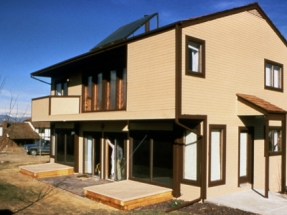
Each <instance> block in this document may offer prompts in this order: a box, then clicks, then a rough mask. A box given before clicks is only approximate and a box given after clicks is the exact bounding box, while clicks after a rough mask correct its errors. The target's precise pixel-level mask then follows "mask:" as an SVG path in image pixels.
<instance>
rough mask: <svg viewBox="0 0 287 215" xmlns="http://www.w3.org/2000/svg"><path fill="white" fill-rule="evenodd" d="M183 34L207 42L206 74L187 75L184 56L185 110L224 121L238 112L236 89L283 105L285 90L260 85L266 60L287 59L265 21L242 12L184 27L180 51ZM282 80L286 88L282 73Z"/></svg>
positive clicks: (286, 78) (262, 83)
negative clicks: (265, 87)
mask: <svg viewBox="0 0 287 215" xmlns="http://www.w3.org/2000/svg"><path fill="white" fill-rule="evenodd" d="M185 35H191V36H193V37H198V38H200V39H203V40H205V41H206V78H205V79H202V78H195V77H190V76H185V75H184V74H185V71H184V68H185V66H184V65H185V58H184V57H183V61H182V68H183V71H182V74H183V86H182V88H183V108H182V110H183V113H189V114H208V115H210V117H211V118H209V120H212V121H218V119H221V121H222V120H224V121H226V122H228V121H229V120H230V116H232V117H236V112H235V111H236V100H237V98H236V93H245V94H252V95H256V96H258V97H259V98H263V99H264V100H267V101H269V102H271V103H273V104H275V105H277V106H279V107H281V108H283V109H287V105H286V102H284V101H285V97H286V95H285V94H282V93H278V92H274V91H270V90H264V59H265V58H266V59H270V60H273V61H276V62H279V63H282V64H287V49H286V47H285V45H284V44H283V43H282V41H281V40H280V39H279V38H278V36H277V35H276V34H275V32H274V31H273V30H272V29H271V27H270V26H269V25H268V24H267V22H266V21H265V20H263V19H261V18H258V17H256V16H254V15H253V14H250V13H248V12H245V13H240V14H236V15H233V16H228V17H226V18H222V19H218V20H214V21H210V22H205V23H202V24H200V25H195V26H191V27H188V28H185V29H183V51H182V54H183V56H185V44H184V41H185ZM267 50H268V51H267ZM284 79H285V81H284V89H286V87H287V77H286V75H285V76H284ZM199 91H200V92H202V93H195V92H199ZM195 104H196V105H195Z"/></svg>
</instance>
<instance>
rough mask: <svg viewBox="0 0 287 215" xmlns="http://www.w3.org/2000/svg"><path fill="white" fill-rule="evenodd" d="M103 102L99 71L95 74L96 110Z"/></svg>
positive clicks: (101, 79) (100, 107) (101, 78)
mask: <svg viewBox="0 0 287 215" xmlns="http://www.w3.org/2000/svg"><path fill="white" fill-rule="evenodd" d="M102 102H103V74H102V73H99V74H98V76H97V106H96V107H97V108H96V109H97V110H101V109H102Z"/></svg>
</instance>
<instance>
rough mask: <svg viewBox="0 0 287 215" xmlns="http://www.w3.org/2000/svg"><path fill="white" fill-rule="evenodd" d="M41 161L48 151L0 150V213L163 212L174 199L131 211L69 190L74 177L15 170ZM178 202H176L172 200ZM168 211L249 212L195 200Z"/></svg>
mask: <svg viewBox="0 0 287 215" xmlns="http://www.w3.org/2000/svg"><path fill="white" fill-rule="evenodd" d="M45 162H49V156H48V155H45V156H31V155H27V154H26V153H24V152H23V151H22V149H21V148H19V149H14V150H13V151H9V152H0V175H1V177H0V214H4V212H7V211H10V212H12V213H16V214H101V215H105V214H166V213H165V211H166V210H167V209H169V208H171V207H172V206H175V201H169V202H164V203H159V204H155V205H149V206H145V207H141V208H137V209H135V210H132V211H119V210H117V209H114V208H112V207H109V206H107V205H104V204H101V203H98V202H95V201H92V200H89V199H87V198H84V197H82V196H81V195H82V193H80V192H78V193H77V192H73V193H72V191H73V189H74V188H72V186H73V183H72V181H71V180H74V178H76V177H69V178H68V179H66V181H67V182H69V184H71V185H70V186H66V187H62V188H61V187H60V186H53V185H52V184H53V180H35V179H31V178H29V177H27V176H24V175H22V174H20V173H19V169H18V167H19V166H22V165H30V164H36V163H45ZM75 180H76V179H75ZM83 182H84V181H83ZM85 183H87V182H85ZM103 183H104V182H103ZM67 184H68V183H67ZM83 186H84V185H83ZM69 190H70V191H69ZM75 193H76V194H75ZM181 203H182V202H176V204H181ZM170 214H235V215H236V214H252V213H249V212H244V211H240V210H237V209H232V208H227V207H222V206H216V205H212V204H207V203H204V204H201V203H198V204H194V205H191V206H188V207H185V208H182V209H180V210H178V211H174V212H171V213H170Z"/></svg>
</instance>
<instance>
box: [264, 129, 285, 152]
mask: <svg viewBox="0 0 287 215" xmlns="http://www.w3.org/2000/svg"><path fill="white" fill-rule="evenodd" d="M270 130H281V135H283V129H282V127H281V126H269V129H268V132H269V131H270ZM268 137H269V136H268ZM282 140H283V139H282V136H281V151H278V152H270V151H269V139H268V140H267V142H268V154H269V156H277V155H282Z"/></svg>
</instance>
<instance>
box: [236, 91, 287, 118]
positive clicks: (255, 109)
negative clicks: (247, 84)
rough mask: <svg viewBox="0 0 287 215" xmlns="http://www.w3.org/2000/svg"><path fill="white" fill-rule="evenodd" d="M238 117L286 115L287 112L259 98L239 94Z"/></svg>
mask: <svg viewBox="0 0 287 215" xmlns="http://www.w3.org/2000/svg"><path fill="white" fill-rule="evenodd" d="M236 95H237V115H238V116H264V115H268V114H286V113H287V112H286V110H284V109H282V108H280V107H278V106H276V105H274V104H271V103H270V102H267V101H265V100H263V99H261V98H258V97H257V96H253V95H247V94H240V93H237V94H236Z"/></svg>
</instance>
